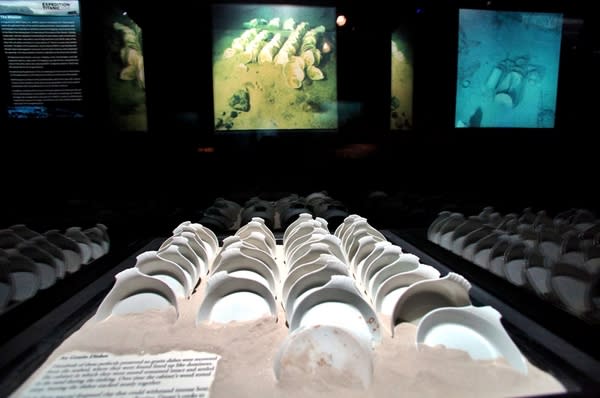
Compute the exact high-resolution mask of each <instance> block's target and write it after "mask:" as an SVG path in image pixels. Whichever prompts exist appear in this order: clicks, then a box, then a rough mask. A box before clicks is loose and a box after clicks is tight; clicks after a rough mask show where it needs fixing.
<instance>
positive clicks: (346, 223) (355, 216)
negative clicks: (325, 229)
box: [333, 214, 366, 239]
mask: <svg viewBox="0 0 600 398" xmlns="http://www.w3.org/2000/svg"><path fill="white" fill-rule="evenodd" d="M359 219H363V220H366V218H363V217H361V216H359V215H358V214H350V215H349V216H348V217H346V218H345V219H344V222H343V223H341V224H340V225H338V227H337V228H336V229H335V232H334V233H333V234H334V235H335V236H337V237H338V238H340V239H342V237H343V236H344V234H345V233H346V230H347V229H348V228H350V226H351V225H352V224H354V222H355V221H356V220H359Z"/></svg>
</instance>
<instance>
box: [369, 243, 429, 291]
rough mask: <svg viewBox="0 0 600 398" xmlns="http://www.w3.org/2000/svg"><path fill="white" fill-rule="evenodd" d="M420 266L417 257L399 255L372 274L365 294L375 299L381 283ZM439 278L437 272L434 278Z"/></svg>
mask: <svg viewBox="0 0 600 398" xmlns="http://www.w3.org/2000/svg"><path fill="white" fill-rule="evenodd" d="M421 265H423V264H421V263H420V262H419V257H417V256H415V255H414V254H410V253H402V254H400V256H399V257H398V258H397V259H396V260H394V261H392V262H391V263H390V264H388V265H386V266H385V267H383V268H380V269H379V271H377V272H376V273H375V274H373V276H372V277H371V279H370V280H369V281H368V282H367V283H366V285H365V290H366V293H367V294H368V295H369V297H371V298H372V299H375V294H376V292H377V289H378V288H379V286H381V284H382V283H384V282H385V281H387V280H388V279H389V278H391V277H393V276H395V275H398V274H404V273H407V272H410V271H414V270H417V269H418V268H419V266H421ZM439 276H440V273H439V272H438V273H437V275H436V278H437V277H439ZM428 279H430V278H428Z"/></svg>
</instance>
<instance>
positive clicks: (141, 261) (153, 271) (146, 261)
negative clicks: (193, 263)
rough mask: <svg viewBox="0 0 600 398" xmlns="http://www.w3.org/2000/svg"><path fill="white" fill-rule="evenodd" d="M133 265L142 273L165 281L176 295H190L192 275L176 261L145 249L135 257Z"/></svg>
mask: <svg viewBox="0 0 600 398" xmlns="http://www.w3.org/2000/svg"><path fill="white" fill-rule="evenodd" d="M135 267H136V268H137V269H139V270H140V271H141V272H142V273H144V274H146V275H149V276H153V277H155V278H158V279H160V280H161V281H163V282H165V283H166V284H167V285H169V287H170V288H171V289H172V290H173V292H174V293H175V295H176V296H177V297H182V298H183V297H190V295H191V294H192V289H193V285H192V283H193V282H192V277H191V275H189V274H188V273H187V272H185V271H184V270H183V268H181V267H180V266H179V265H178V264H177V263H175V262H173V261H169V260H165V259H163V258H160V257H159V256H158V252H156V251H147V252H144V253H142V254H140V255H138V256H137V257H136V263H135Z"/></svg>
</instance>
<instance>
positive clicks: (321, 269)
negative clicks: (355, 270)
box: [282, 254, 348, 320]
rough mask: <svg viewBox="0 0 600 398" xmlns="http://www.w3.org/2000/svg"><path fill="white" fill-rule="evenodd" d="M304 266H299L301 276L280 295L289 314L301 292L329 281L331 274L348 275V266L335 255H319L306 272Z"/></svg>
mask: <svg viewBox="0 0 600 398" xmlns="http://www.w3.org/2000/svg"><path fill="white" fill-rule="evenodd" d="M306 268H307V267H302V268H301V270H302V271H304V272H303V274H302V276H300V277H299V278H298V279H297V280H296V281H295V282H294V283H293V284H292V285H291V286H290V288H289V290H288V291H287V292H285V297H282V299H283V300H282V301H283V304H284V308H285V311H286V314H291V313H292V312H293V308H294V304H295V301H296V299H298V298H299V297H300V295H301V294H302V293H304V292H307V291H308V290H310V289H313V288H317V287H320V286H324V285H325V284H327V283H328V282H329V281H330V279H331V277H332V276H333V275H345V276H348V268H346V265H345V264H344V263H342V262H341V261H340V260H338V259H337V258H336V257H334V256H329V255H326V254H324V255H322V256H320V257H319V260H318V262H317V264H316V268H315V269H313V270H311V271H310V272H307V271H308V270H307V269H306ZM311 268H312V267H311ZM288 320H289V318H288Z"/></svg>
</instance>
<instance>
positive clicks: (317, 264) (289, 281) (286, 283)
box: [281, 249, 348, 304]
mask: <svg viewBox="0 0 600 398" xmlns="http://www.w3.org/2000/svg"><path fill="white" fill-rule="evenodd" d="M305 258H306V261H304V262H302V264H299V265H298V266H297V267H295V268H294V269H293V270H291V271H290V272H289V273H288V274H287V275H286V277H285V279H284V280H283V283H282V284H281V301H282V303H284V304H285V302H286V300H287V295H288V292H289V290H290V289H291V288H292V286H293V285H294V283H296V281H298V279H300V278H302V277H303V276H304V275H306V274H307V273H309V272H313V271H315V270H318V269H320V268H321V267H323V265H324V264H325V263H327V262H328V261H334V260H338V261H340V260H339V259H338V258H337V257H336V256H334V255H332V254H330V253H329V252H328V251H327V250H326V249H323V250H322V251H316V250H314V251H312V252H309V253H307V256H306V257H305ZM340 263H341V261H340ZM342 264H343V263H342ZM347 272H348V271H347V270H346V274H347Z"/></svg>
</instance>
